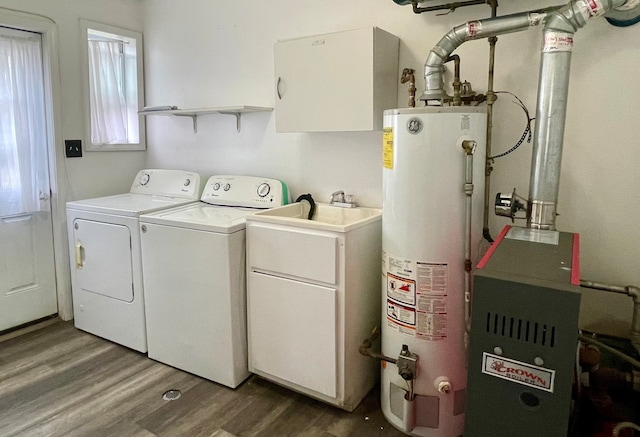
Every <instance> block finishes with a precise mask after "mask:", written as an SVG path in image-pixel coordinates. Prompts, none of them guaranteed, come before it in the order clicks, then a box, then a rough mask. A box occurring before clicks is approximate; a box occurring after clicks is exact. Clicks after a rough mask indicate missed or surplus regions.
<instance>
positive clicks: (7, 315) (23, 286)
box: [0, 27, 58, 332]
mask: <svg viewBox="0 0 640 437" xmlns="http://www.w3.org/2000/svg"><path fill="white" fill-rule="evenodd" d="M0 77H1V78H2V79H1V80H0V332H1V331H4V330H7V329H10V328H13V327H16V326H20V325H22V324H25V323H28V322H31V321H34V320H37V319H40V318H43V317H46V316H49V315H52V314H56V313H57V311H58V308H57V298H56V285H55V269H54V259H53V233H52V226H51V207H50V187H49V172H48V157H47V135H49V133H48V132H47V128H46V118H45V93H44V87H43V83H44V80H43V79H44V75H43V66H42V41H41V36H40V35H39V34H37V33H32V32H24V31H17V30H14V29H8V28H5V27H0Z"/></svg>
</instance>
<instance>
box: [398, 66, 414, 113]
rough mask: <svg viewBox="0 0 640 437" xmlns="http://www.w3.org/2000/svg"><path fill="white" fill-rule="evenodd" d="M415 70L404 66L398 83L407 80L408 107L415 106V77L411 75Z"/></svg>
mask: <svg viewBox="0 0 640 437" xmlns="http://www.w3.org/2000/svg"><path fill="white" fill-rule="evenodd" d="M413 73H415V70H413V69H411V68H405V69H404V70H402V77H401V78H400V83H406V82H409V107H410V108H415V106H416V78H415V76H414V75H413Z"/></svg>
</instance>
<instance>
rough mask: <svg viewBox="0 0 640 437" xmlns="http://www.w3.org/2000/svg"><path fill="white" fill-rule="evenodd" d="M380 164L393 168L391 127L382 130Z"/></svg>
mask: <svg viewBox="0 0 640 437" xmlns="http://www.w3.org/2000/svg"><path fill="white" fill-rule="evenodd" d="M382 166H383V167H384V168H388V169H393V128H392V127H385V128H384V129H383V130H382Z"/></svg>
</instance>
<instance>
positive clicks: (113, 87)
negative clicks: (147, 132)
mask: <svg viewBox="0 0 640 437" xmlns="http://www.w3.org/2000/svg"><path fill="white" fill-rule="evenodd" d="M123 62H124V51H123V43H122V42H113V41H89V94H90V99H91V105H90V106H91V142H92V143H93V144H126V143H127V142H128V138H127V124H128V120H127V99H126V97H125V89H124V76H123V75H124V64H123Z"/></svg>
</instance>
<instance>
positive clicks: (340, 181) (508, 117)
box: [143, 0, 640, 328]
mask: <svg viewBox="0 0 640 437" xmlns="http://www.w3.org/2000/svg"><path fill="white" fill-rule="evenodd" d="M550 4H562V2H556V3H549V2H545V1H538V0H537V1H529V0H512V1H509V2H500V7H499V15H506V14H508V13H515V12H522V11H527V10H531V9H535V8H540V7H545V6H549V5H550ZM143 8H144V16H145V44H146V46H145V47H146V50H145V55H146V87H147V88H146V89H147V105H167V104H172V105H177V106H178V107H180V108H198V107H210V106H214V107H215V106H234V105H256V106H269V107H273V105H274V67H273V44H274V42H275V41H276V40H279V39H285V38H291V37H299V36H306V35H313V34H319V33H327V32H333V31H339V30H346V29H352V28H358V27H365V26H378V27H381V28H383V29H385V30H387V31H389V32H391V33H393V34H395V35H397V36H398V37H400V39H401V45H400V65H399V71H401V69H402V68H404V67H410V68H414V69H415V70H416V71H417V76H418V77H417V87H418V90H419V91H418V92H419V93H420V92H421V90H422V88H423V84H424V80H423V78H422V77H420V76H421V74H420V72H421V71H422V66H423V64H424V60H425V59H426V54H427V53H428V51H429V49H430V48H431V47H432V46H433V45H434V44H435V43H436V42H437V41H438V40H439V39H440V38H441V36H442V35H444V34H445V33H446V32H447V31H448V30H449V29H450V28H452V27H453V26H456V25H458V24H461V23H464V22H466V21H468V20H471V19H477V18H484V17H487V16H488V14H489V12H490V10H489V8H488V7H487V6H474V7H468V8H462V9H458V10H457V11H456V12H455V13H453V14H450V15H446V16H435V15H434V14H422V15H415V14H413V13H412V11H411V9H410V7H401V6H397V5H396V4H395V3H393V2H392V1H391V0H381V1H375V2H373V1H365V0H354V1H350V2H345V1H342V0H323V1H321V2H306V1H299V0H271V1H264V0H244V1H242V2H234V1H228V0H227V1H222V0H189V1H184V2H176V1H173V0H153V1H149V0H147V1H143ZM575 40H576V42H575V49H574V52H573V64H572V71H571V87H570V96H569V107H568V119H567V124H566V142H565V152H564V160H563V168H562V179H561V189H560V205H559V213H560V217H559V218H558V222H557V226H558V229H559V230H565V231H572V232H578V233H580V234H581V263H582V265H581V267H582V274H581V277H582V278H585V279H591V280H597V281H602V282H610V283H615V284H621V285H627V284H633V285H639V284H640V269H639V267H640V266H639V262H640V261H639V260H640V223H639V220H638V218H637V217H638V216H640V202H638V201H639V200H640V196H638V194H637V192H636V190H635V188H636V187H638V186H640V171H638V170H639V169H640V158H639V156H640V155H639V154H638V151H637V149H638V145H639V144H638V139H637V138H638V135H637V132H638V130H639V128H640V117H639V116H638V114H639V113H640V81H639V80H638V75H637V72H638V66H639V65H640V25H636V26H632V27H628V28H616V27H614V26H611V25H609V24H608V23H607V22H606V21H605V20H604V19H599V20H595V21H594V22H592V23H590V24H589V25H588V26H587V27H586V28H584V29H582V30H580V31H579V32H578V33H577V34H576V39H575ZM540 47H541V31H540V29H533V30H530V31H527V32H522V33H518V34H511V35H505V36H501V37H499V40H498V45H497V54H496V67H495V70H496V79H495V89H496V90H508V91H511V92H513V93H515V94H516V95H518V96H519V97H520V98H521V99H522V100H523V101H524V102H525V104H526V105H527V106H528V108H529V110H530V112H531V114H532V116H533V115H535V105H536V92H537V80H538V70H539V59H540V55H539V52H540ZM456 53H458V54H460V55H461V57H462V77H463V79H466V80H469V81H470V82H471V83H472V84H473V86H474V89H475V90H477V91H479V92H484V91H485V90H486V84H487V72H486V70H487V63H488V44H487V42H486V40H480V41H473V42H469V43H467V44H465V45H463V46H462V47H460V48H459V49H458V51H457V52H456ZM345 80H347V78H345ZM398 85H399V93H398V95H399V97H398V106H399V107H404V106H406V105H407V101H408V94H407V87H406V86H405V85H400V84H398ZM327 92H331V90H330V89H329V90H327ZM512 100H513V99H512V98H511V97H509V96H507V95H500V96H499V101H498V102H497V103H496V105H495V119H494V127H495V129H494V145H493V152H495V153H499V152H502V151H505V150H507V149H509V148H510V147H511V146H512V145H513V144H514V143H515V142H516V141H517V140H518V139H519V138H520V135H521V134H522V131H523V129H524V124H525V116H524V114H523V113H522V112H521V111H520V109H518V107H517V106H516V105H514V104H513V103H512ZM276 116H277V114H274V113H258V114H249V115H246V116H244V117H243V126H242V132H241V133H240V134H238V133H236V132H235V125H234V120H233V118H231V117H227V116H203V117H200V118H199V126H198V129H199V130H198V133H197V134H194V133H193V132H192V130H191V123H190V120H189V119H181V118H178V117H148V122H147V126H148V142H149V149H148V152H147V166H148V167H155V166H157V167H177V168H185V169H192V170H196V171H198V172H200V173H201V174H202V175H203V176H205V177H206V176H209V175H211V174H215V173H238V174H256V175H264V176H270V177H276V178H281V179H283V180H284V181H285V182H287V183H288V184H289V186H290V188H291V190H292V193H293V196H294V197H295V196H297V195H299V194H302V193H306V192H310V193H312V194H313V195H314V197H315V198H316V199H318V200H320V201H326V200H327V199H328V196H329V194H330V193H331V192H332V191H334V190H336V189H344V190H346V191H348V192H349V193H353V194H355V195H356V196H357V198H358V200H359V201H360V203H361V204H363V205H366V206H380V205H381V202H382V199H381V174H382V171H381V140H382V139H381V133H380V132H372V133H316V134H276V133H275V127H274V126H275V124H274V120H275V117H276ZM530 159H531V145H530V144H525V145H523V146H522V147H521V148H520V149H519V150H517V151H516V152H515V153H513V154H512V155H509V156H508V157H505V158H502V159H500V160H498V161H497V162H496V163H495V166H494V168H495V169H494V172H493V177H492V184H491V185H492V197H493V195H494V194H495V192H497V191H508V192H510V191H511V190H512V189H513V188H514V187H517V189H518V192H519V193H520V194H521V195H523V196H524V197H525V198H526V197H527V195H528V185H529V170H530ZM490 224H491V232H492V234H493V235H494V236H495V235H497V233H498V232H499V231H500V229H501V228H502V227H503V226H504V225H505V224H508V220H504V219H498V218H493V217H492V218H491V221H490ZM588 294H589V295H590V296H591V295H595V298H594V297H591V298H589V299H587V300H586V303H585V307H586V311H585V312H584V314H585V315H588V318H587V323H588V324H590V325H592V326H593V325H594V324H599V325H602V324H603V323H604V324H605V325H606V326H608V327H609V328H613V327H622V328H625V326H626V324H627V323H628V321H627V320H628V319H629V318H630V315H631V309H630V300H628V299H627V298H626V297H619V298H617V299H616V298H615V297H611V296H608V295H607V296H604V295H600V294H599V293H588ZM603 309H606V311H602V310H603Z"/></svg>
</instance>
